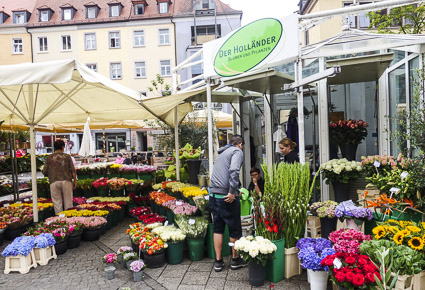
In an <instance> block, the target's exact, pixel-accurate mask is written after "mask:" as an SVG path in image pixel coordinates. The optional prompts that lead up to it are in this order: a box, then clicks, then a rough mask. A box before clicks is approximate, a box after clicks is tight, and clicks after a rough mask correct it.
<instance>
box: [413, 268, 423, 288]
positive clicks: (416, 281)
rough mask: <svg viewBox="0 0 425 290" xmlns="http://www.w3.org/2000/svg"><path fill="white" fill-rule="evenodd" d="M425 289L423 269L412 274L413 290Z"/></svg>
mask: <svg viewBox="0 0 425 290" xmlns="http://www.w3.org/2000/svg"><path fill="white" fill-rule="evenodd" d="M422 289H425V271H422V272H419V273H418V274H416V275H414V276H413V290H422Z"/></svg>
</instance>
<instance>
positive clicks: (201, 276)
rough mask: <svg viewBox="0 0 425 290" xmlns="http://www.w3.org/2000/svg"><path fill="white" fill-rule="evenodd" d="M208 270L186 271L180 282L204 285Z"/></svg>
mask: <svg viewBox="0 0 425 290" xmlns="http://www.w3.org/2000/svg"><path fill="white" fill-rule="evenodd" d="M209 276H210V272H186V275H185V276H184V278H183V281H182V282H181V283H182V284H189V285H192V284H197V285H206V284H207V281H208V278H209Z"/></svg>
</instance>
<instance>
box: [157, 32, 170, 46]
mask: <svg viewBox="0 0 425 290" xmlns="http://www.w3.org/2000/svg"><path fill="white" fill-rule="evenodd" d="M159 44H160V45H166V44H170V31H169V30H168V29H160V30H159Z"/></svg>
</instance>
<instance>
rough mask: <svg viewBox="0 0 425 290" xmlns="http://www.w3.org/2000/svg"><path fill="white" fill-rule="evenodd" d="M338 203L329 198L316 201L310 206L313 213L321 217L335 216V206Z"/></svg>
mask: <svg viewBox="0 0 425 290" xmlns="http://www.w3.org/2000/svg"><path fill="white" fill-rule="evenodd" d="M337 205H338V203H337V202H336V201H333V200H327V201H323V202H320V201H318V202H315V203H313V204H312V205H311V206H310V211H311V213H312V214H313V215H315V216H318V217H319V218H334V217H335V207H336V206H337Z"/></svg>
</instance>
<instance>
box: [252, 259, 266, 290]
mask: <svg viewBox="0 0 425 290" xmlns="http://www.w3.org/2000/svg"><path fill="white" fill-rule="evenodd" d="M248 271H249V284H250V285H251V286H254V287H260V286H263V285H264V279H265V274H264V267H263V265H261V264H257V263H249V264H248Z"/></svg>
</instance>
